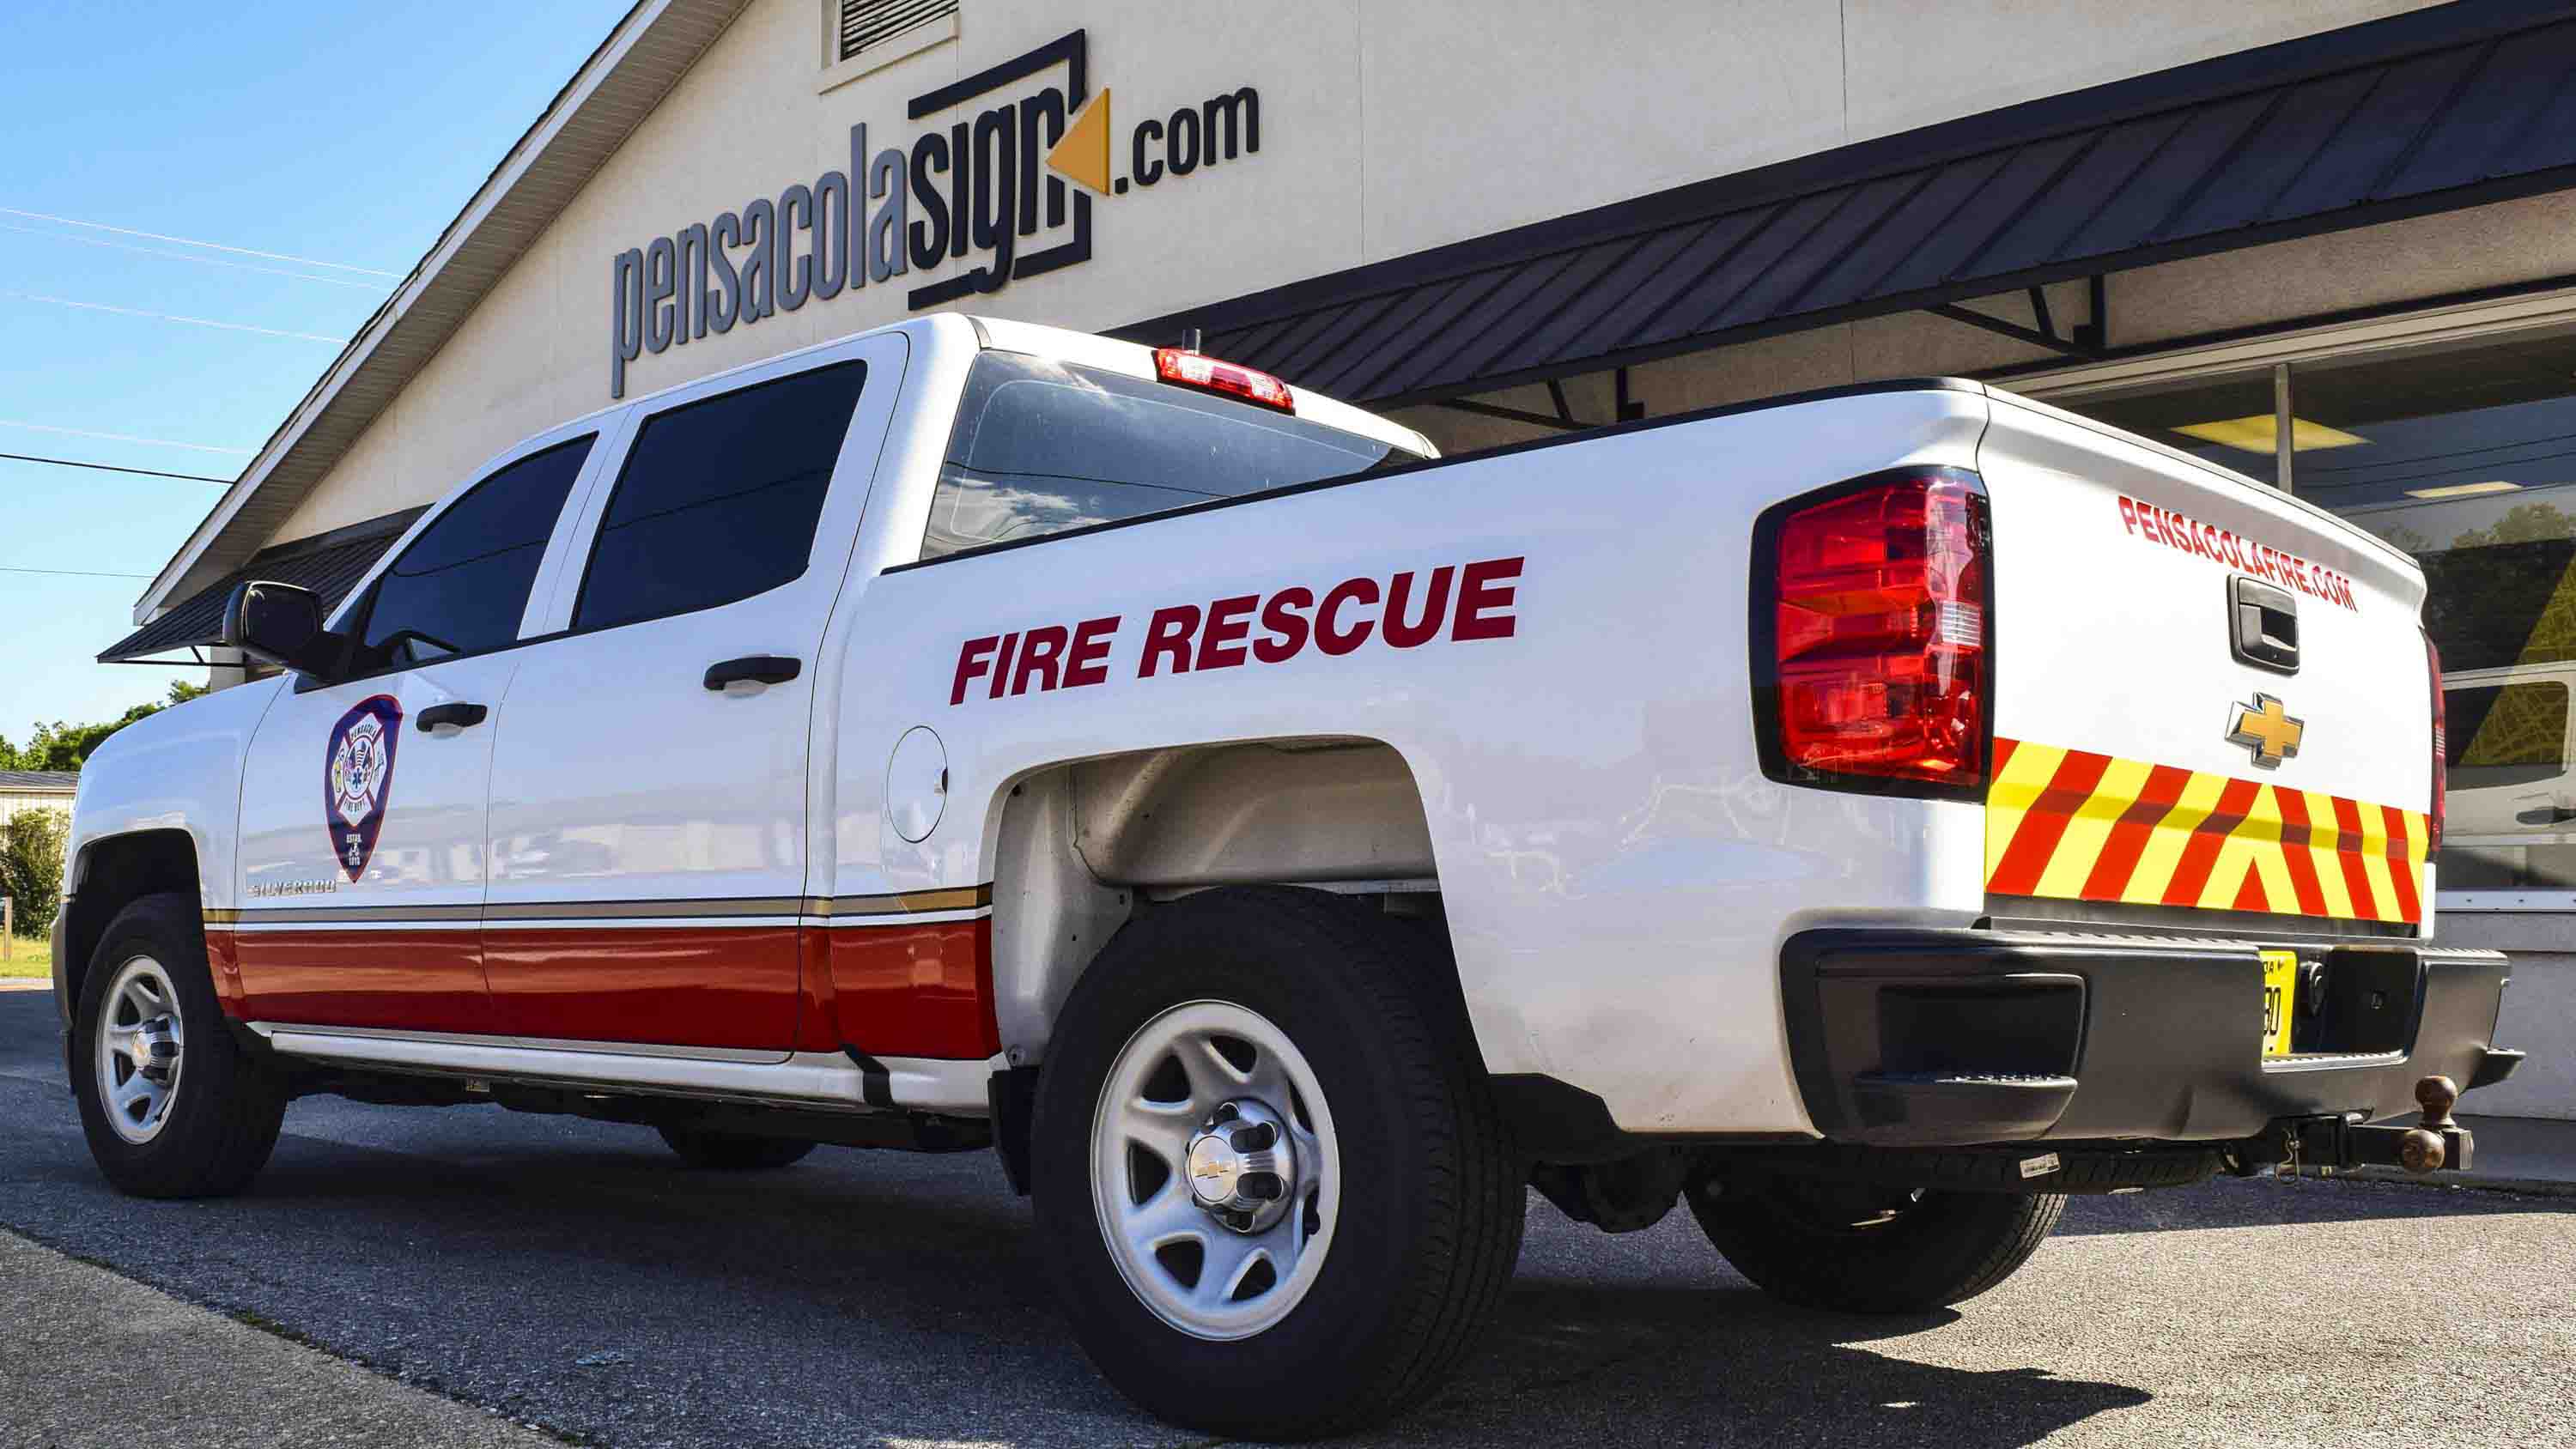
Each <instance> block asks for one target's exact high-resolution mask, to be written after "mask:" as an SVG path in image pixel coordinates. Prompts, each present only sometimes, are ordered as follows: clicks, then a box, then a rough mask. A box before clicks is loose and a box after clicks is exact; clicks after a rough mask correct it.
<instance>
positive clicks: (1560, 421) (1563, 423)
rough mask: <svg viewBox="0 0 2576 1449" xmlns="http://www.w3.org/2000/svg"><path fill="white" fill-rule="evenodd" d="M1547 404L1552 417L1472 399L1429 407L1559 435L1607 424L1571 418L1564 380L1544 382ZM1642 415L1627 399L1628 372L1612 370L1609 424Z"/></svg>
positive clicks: (1641, 406)
mask: <svg viewBox="0 0 2576 1449" xmlns="http://www.w3.org/2000/svg"><path fill="white" fill-rule="evenodd" d="M1547 400H1548V402H1549V403H1550V404H1551V405H1553V406H1554V407H1555V409H1556V411H1555V413H1554V414H1553V415H1550V414H1548V413H1534V412H1531V411H1530V410H1529V409H1527V408H1514V407H1505V406H1503V405H1502V404H1501V403H1489V402H1478V401H1476V400H1475V399H1473V398H1463V397H1460V398H1445V399H1442V400H1440V401H1437V402H1434V403H1432V404H1431V406H1433V407H1437V408H1448V409H1449V410H1450V411H1452V412H1461V413H1473V414H1475V415H1476V416H1478V417H1480V418H1500V419H1502V420H1503V421H1505V422H1509V423H1527V424H1529V425H1530V426H1531V427H1534V428H1554V429H1555V430H1556V431H1558V432H1560V433H1579V432H1583V431H1584V430H1586V429H1589V428H1605V427H1608V426H1610V423H1587V422H1585V421H1584V420H1583V419H1581V418H1578V417H1576V416H1575V415H1574V405H1573V404H1572V403H1570V402H1568V401H1567V400H1566V396H1565V380H1564V379H1563V378H1554V377H1552V378H1549V379H1548V380H1547ZM1645 415H1646V405H1645V404H1644V403H1643V402H1640V401H1638V400H1637V399H1635V398H1632V397H1630V396H1629V395H1628V369H1626V368H1624V367H1622V368H1619V369H1617V370H1615V371H1614V372H1613V373H1612V374H1611V377H1610V421H1611V422H1617V423H1633V422H1635V421H1636V420H1637V419H1639V418H1642V417H1644V416H1645Z"/></svg>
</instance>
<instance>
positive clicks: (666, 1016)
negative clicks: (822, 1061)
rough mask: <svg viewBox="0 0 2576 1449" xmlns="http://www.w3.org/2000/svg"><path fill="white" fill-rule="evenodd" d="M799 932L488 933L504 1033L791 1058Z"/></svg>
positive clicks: (496, 1017)
mask: <svg viewBox="0 0 2576 1449" xmlns="http://www.w3.org/2000/svg"><path fill="white" fill-rule="evenodd" d="M796 930H797V928H796V927H794V926H717V927H710V926H643V927H631V928H608V927H561V928H550V929H543V930H535V929H527V928H520V929H515V930H513V929H509V928H506V927H502V926H488V927H486V928H485V930H484V935H483V960H484V965H485V968H486V970H487V971H488V972H489V974H490V976H491V981H492V1016H493V1021H494V1023H495V1024H494V1025H493V1026H491V1027H488V1028H486V1030H490V1031H496V1032H498V1033H500V1034H501V1035H503V1036H534V1037H551V1038H557V1039H561V1040H564V1041H623V1042H650V1043H653V1044H655V1045H659V1046H703V1047H729V1048H737V1049H744V1050H749V1049H755V1048H759V1049H774V1050H780V1051H784V1050H785V1049H786V1048H787V1045H788V1043H789V1042H790V1041H791V1040H792V1039H793V1033H794V1031H795V1024H796V1005H797V994H798V993H797V982H796V973H797V938H796Z"/></svg>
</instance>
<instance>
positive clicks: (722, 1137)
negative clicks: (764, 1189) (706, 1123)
mask: <svg viewBox="0 0 2576 1449" xmlns="http://www.w3.org/2000/svg"><path fill="white" fill-rule="evenodd" d="M655 1130H657V1131H659V1132H660V1133H661V1134H662V1140H663V1141H664V1142H667V1143H669V1144H671V1150H672V1151H673V1152H676V1153H678V1154H680V1160H681V1161H682V1162H685V1163H687V1164H688V1165H690V1166H691V1167H704V1168H711V1169H714V1170H716V1171H720V1172H755V1171H761V1170H765V1169H768V1168H773V1167H785V1166H787V1165H788V1164H790V1163H795V1162H802V1161H804V1160H805V1154H807V1153H809V1152H811V1151H813V1150H814V1144H813V1143H811V1142H808V1141H806V1140H805V1139H803V1138H801V1137H763V1136H760V1135H758V1134H756V1133H751V1132H709V1131H705V1130H703V1129H701V1128H696V1127H662V1128H657V1129H655Z"/></svg>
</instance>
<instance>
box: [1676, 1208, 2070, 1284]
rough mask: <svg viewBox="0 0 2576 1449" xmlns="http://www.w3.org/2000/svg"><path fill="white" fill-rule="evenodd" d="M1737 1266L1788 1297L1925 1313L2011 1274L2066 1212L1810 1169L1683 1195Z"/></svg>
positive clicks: (1711, 1239) (1714, 1241)
mask: <svg viewBox="0 0 2576 1449" xmlns="http://www.w3.org/2000/svg"><path fill="white" fill-rule="evenodd" d="M1684 1196H1685V1197H1687V1198H1688V1199H1689V1201H1690V1205H1691V1213H1692V1215H1693V1216H1695V1217H1697V1218H1698V1219H1699V1225H1700V1230H1701V1231H1702V1232H1705V1233H1706V1234H1708V1240H1709V1242H1710V1243H1712V1244H1713V1245H1715V1246H1716V1248H1717V1250H1718V1251H1719V1252H1720V1253H1723V1254H1725V1255H1726V1261H1727V1262H1729V1263H1732V1264H1733V1265H1735V1270H1736V1271H1737V1272H1739V1273H1742V1274H1743V1275H1744V1276H1745V1277H1747V1278H1750V1279H1752V1280H1753V1282H1754V1283H1755V1285H1756V1286H1758V1287H1760V1288H1762V1289H1763V1290H1764V1291H1765V1292H1768V1293H1770V1294H1771V1295H1772V1296H1773V1297H1775V1298H1779V1299H1781V1300H1783V1301H1785V1302H1789V1303H1796V1304H1799V1305H1801V1306H1804V1307H1808V1308H1825V1309H1831V1310H1833V1311H1836V1312H1840V1313H1881V1314H1903V1313H1925V1312H1929V1311H1931V1310H1932V1309H1935V1308H1942V1307H1946V1306H1948V1305H1950V1304H1953V1303H1964V1302H1966V1301H1967V1300H1968V1299H1971V1298H1974V1297H1976V1296H1977V1295H1978V1294H1980V1293H1983V1292H1985V1291H1986V1290H1987V1289H1989V1288H1992V1287H1994V1286H1995V1285H1996V1284H1998V1283H2001V1282H2002V1281H2004V1279H2006V1278H2009V1277H2011V1276H2012V1274H2013V1271H2014V1270H2015V1269H2017V1268H2019V1267H2020V1266H2021V1265H2022V1264H2024V1263H2026V1262H2028V1261H2029V1260H2030V1255H2031V1254H2032V1253H2034V1252H2036V1251H2038V1249H2039V1244H2040V1240H2041V1239H2043V1238H2045V1237H2047V1236H2048V1234H2049V1232H2050V1231H2051V1230H2052V1229H2054V1228H2055V1227H2056V1226H2057V1219H2058V1217H2059V1216H2060V1215H2061V1214H2062V1213H2064V1212H2065V1211H2066V1198H2065V1196H2064V1195H2063V1194H2060V1193H2033V1194H2029V1195H2020V1194H2010V1193H1993V1192H1940V1191H1926V1190H1922V1189H1913V1190H1908V1189H1904V1188H1888V1187H1868V1186H1859V1185H1850V1184H1836V1183H1825V1182H1818V1181H1813V1180H1810V1179H1802V1178H1772V1179H1768V1180H1761V1179H1757V1180H1754V1181H1750V1182H1738V1183H1733V1184H1726V1185H1724V1186H1723V1188H1722V1190H1721V1192H1720V1194H1719V1195H1718V1196H1716V1197H1710V1196H1708V1195H1707V1194H1706V1193H1704V1192H1701V1191H1698V1190H1694V1191H1691V1192H1689V1193H1686V1194H1684Z"/></svg>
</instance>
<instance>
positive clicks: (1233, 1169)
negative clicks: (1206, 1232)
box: [1190, 1132, 1243, 1207]
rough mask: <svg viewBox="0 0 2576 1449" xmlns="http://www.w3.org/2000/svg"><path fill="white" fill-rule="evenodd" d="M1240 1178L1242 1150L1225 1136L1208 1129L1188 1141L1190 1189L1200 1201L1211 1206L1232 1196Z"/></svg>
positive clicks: (1241, 1172)
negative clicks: (1234, 1146)
mask: <svg viewBox="0 0 2576 1449" xmlns="http://www.w3.org/2000/svg"><path fill="white" fill-rule="evenodd" d="M1242 1179H1243V1154H1242V1153H1239V1152H1237V1151H1235V1150H1234V1148H1233V1147H1232V1146H1231V1145H1229V1144H1228V1143H1227V1142H1226V1140H1225V1138H1224V1137H1222V1136H1220V1135H1218V1134H1217V1133H1213V1132H1211V1133H1209V1134H1207V1135H1206V1136H1204V1137H1201V1138H1198V1139H1197V1140H1195V1141H1193V1142H1191V1143H1190V1191H1191V1192H1192V1193H1193V1194H1195V1195H1196V1196H1197V1197H1198V1200H1199V1201H1200V1202H1201V1203H1202V1204H1204V1205H1206V1206H1209V1207H1214V1206H1216V1205H1217V1204H1219V1203H1222V1202H1227V1201H1230V1200H1232V1199H1233V1197H1234V1187H1235V1184H1236V1183H1238V1182H1240V1181H1242Z"/></svg>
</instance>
